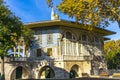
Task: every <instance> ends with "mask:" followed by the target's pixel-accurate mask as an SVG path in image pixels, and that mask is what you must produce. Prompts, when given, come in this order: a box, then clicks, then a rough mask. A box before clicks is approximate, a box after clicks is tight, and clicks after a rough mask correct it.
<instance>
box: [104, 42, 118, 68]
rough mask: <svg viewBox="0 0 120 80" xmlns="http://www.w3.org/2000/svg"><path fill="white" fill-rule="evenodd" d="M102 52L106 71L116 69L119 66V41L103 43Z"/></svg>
mask: <svg viewBox="0 0 120 80" xmlns="http://www.w3.org/2000/svg"><path fill="white" fill-rule="evenodd" d="M104 51H105V57H106V60H107V65H108V69H117V67H118V66H120V40H116V41H115V40H112V41H107V42H105V45H104Z"/></svg>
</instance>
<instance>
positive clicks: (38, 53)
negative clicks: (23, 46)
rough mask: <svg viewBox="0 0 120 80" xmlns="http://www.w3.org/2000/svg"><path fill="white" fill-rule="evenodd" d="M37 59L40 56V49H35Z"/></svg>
mask: <svg viewBox="0 0 120 80" xmlns="http://www.w3.org/2000/svg"><path fill="white" fill-rule="evenodd" d="M36 56H37V57H40V56H41V49H37V55H36Z"/></svg>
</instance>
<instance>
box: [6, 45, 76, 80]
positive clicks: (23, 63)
mask: <svg viewBox="0 0 120 80" xmlns="http://www.w3.org/2000/svg"><path fill="white" fill-rule="evenodd" d="M36 45H37V44H36ZM37 47H39V46H38V45H37ZM38 52H39V51H38ZM36 55H39V56H38V57H25V58H24V57H20V58H14V57H10V58H11V59H10V60H11V61H10V63H9V64H10V66H11V67H13V68H12V70H10V71H9V73H10V74H9V75H10V76H9V77H10V80H14V79H51V78H75V77H77V74H76V72H75V70H71V71H70V72H67V71H66V70H65V69H63V68H60V67H56V66H55V63H56V62H55V60H54V59H53V58H52V57H51V56H50V55H48V53H46V52H44V51H43V50H42V49H41V50H40V54H38V53H36ZM6 76H7V75H6ZM7 77H8V76H7Z"/></svg>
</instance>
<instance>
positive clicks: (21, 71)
mask: <svg viewBox="0 0 120 80" xmlns="http://www.w3.org/2000/svg"><path fill="white" fill-rule="evenodd" d="M28 77H29V73H28V71H27V70H26V69H25V68H23V67H22V66H18V67H17V68H16V69H15V70H14V71H13V72H12V75H11V80H14V79H28Z"/></svg>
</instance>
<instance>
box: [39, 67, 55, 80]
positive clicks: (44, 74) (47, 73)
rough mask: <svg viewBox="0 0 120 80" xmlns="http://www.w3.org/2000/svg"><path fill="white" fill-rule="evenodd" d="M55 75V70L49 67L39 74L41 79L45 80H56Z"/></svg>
mask: <svg viewBox="0 0 120 80" xmlns="http://www.w3.org/2000/svg"><path fill="white" fill-rule="evenodd" d="M54 77H55V73H54V71H53V69H52V68H51V67H49V66H45V67H43V68H42V69H41V70H40V72H39V79H41V78H42V79H43V78H54Z"/></svg>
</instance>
